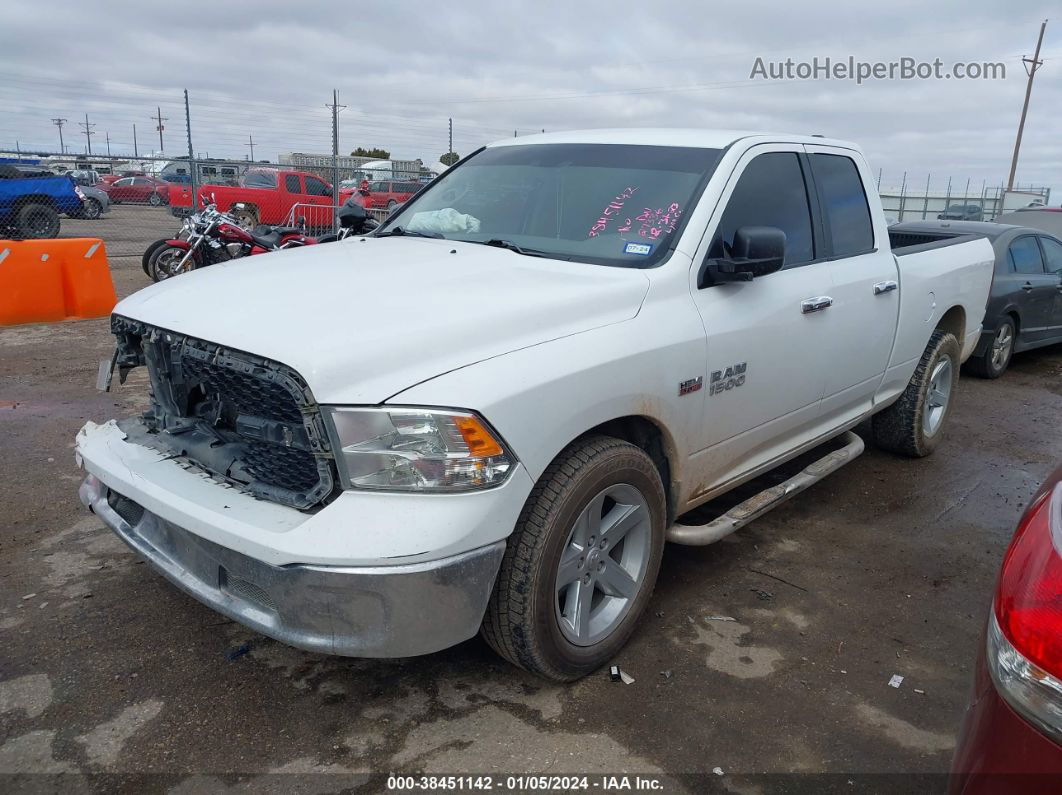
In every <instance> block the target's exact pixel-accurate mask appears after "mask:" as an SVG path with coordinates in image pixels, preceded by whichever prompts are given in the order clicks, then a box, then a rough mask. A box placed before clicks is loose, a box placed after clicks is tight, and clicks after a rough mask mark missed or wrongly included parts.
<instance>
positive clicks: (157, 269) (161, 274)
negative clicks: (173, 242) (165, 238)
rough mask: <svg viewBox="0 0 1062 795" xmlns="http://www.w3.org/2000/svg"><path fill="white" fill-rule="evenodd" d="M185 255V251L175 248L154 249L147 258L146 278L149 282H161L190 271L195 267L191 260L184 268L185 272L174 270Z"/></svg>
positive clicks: (163, 246)
mask: <svg viewBox="0 0 1062 795" xmlns="http://www.w3.org/2000/svg"><path fill="white" fill-rule="evenodd" d="M186 253H187V249H183V248H177V247H176V246H166V245H162V246H159V247H158V248H157V249H155V251H154V252H153V253H152V255H151V256H150V257H149V258H148V276H150V277H151V281H153V282H163V281H166V280H167V279H172V278H173V277H174V276H180V274H181V273H187V272H188V271H189V270H192V269H193V268H194V267H195V263H194V262H193V261H191V260H189V263H188V265H187V266H186V268H187V270H185V271H180V272H177V271H175V270H174V268H175V267H176V265H177V263H178V262H180V261H181V258H182V257H184V255H185V254H186Z"/></svg>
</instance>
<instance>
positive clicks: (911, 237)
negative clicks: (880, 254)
mask: <svg viewBox="0 0 1062 795" xmlns="http://www.w3.org/2000/svg"><path fill="white" fill-rule="evenodd" d="M979 237H982V235H974V234H968V233H965V232H949V231H948V230H946V229H941V230H940V231H939V232H938V231H932V232H927V231H919V232H914V231H909V230H903V231H896V230H892V229H890V230H889V247H890V248H891V249H892V253H893V254H895V255H896V256H897V257H905V256H907V255H908V254H917V253H918V252H920V251H930V250H932V249H937V248H943V247H945V246H954V245H957V244H959V243H968V242H970V241H971V240H977V239H978V238H979Z"/></svg>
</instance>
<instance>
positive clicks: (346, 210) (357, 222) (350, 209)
mask: <svg viewBox="0 0 1062 795" xmlns="http://www.w3.org/2000/svg"><path fill="white" fill-rule="evenodd" d="M336 221H337V222H338V223H339V230H338V231H337V232H335V233H334V234H331V235H325V236H324V237H321V238H318V240H317V242H318V243H335V242H337V241H339V240H345V239H346V238H348V237H353V236H356V235H364V234H367V233H368V232H371V231H372V230H373V229H375V228H376V227H378V226H379V225H380V222H379V221H377V220H376V219H375V218H373V217H372V216H370V215H369V213H368V212H367V211H366V210H365V208H364V207H363V206H361V205H360V204H358V203H357V202H355V201H354V199H353V198H350V199H347V200H346V202H344V203H343V206H342V207H340V208H339V212H337V213H336Z"/></svg>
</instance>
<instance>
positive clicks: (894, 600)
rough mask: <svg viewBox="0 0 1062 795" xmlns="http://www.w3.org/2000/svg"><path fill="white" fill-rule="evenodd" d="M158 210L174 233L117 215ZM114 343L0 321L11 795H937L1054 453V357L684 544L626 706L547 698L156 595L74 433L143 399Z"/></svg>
mask: <svg viewBox="0 0 1062 795" xmlns="http://www.w3.org/2000/svg"><path fill="white" fill-rule="evenodd" d="M163 212H164V211H160V210H155V209H148V208H137V207H119V208H117V209H116V211H115V212H112V213H111V215H110V217H106V218H105V219H104V220H102V221H98V222H70V223H69V224H68V223H67V221H66V220H65V219H64V222H63V223H64V233H65V232H66V231H68V230H69V229H71V228H72V227H73V226H74V225H75V224H78V223H80V224H83V225H85V226H86V227H87V226H88V225H89V224H92V225H93V228H94V229H95V228H100V229H102V228H103V227H105V226H106V227H107V228H108V229H110V228H111V227H112V226H113V227H114V228H115V229H126V228H127V227H130V228H131V227H136V229H137V230H140V231H137V232H128V233H127V232H121V234H123V235H125V237H124V238H121V239H122V240H125V241H126V244H127V245H130V244H131V241H132V240H133V239H134V236H135V235H141V237H138V238H135V239H136V240H137V241H139V240H141V239H143V240H144V241H145V243H146V242H147V241H148V240H149V239H155V237H161V236H163V235H165V234H169V233H170V232H171V231H172V230H173V229H174V228H176V223H175V222H174V221H173V219H171V218H169V216H167V215H163ZM148 214H151V215H152V218H154V215H155V214H158V215H162V216H163V220H162V221H160V222H159V223H158V225H157V226H156V227H151V229H152V230H157V234H156V232H155V231H151V233H150V234H145V233H144V230H145V229H146V228H147V226H146V225H145V224H144V223H140V224H134V223H132V220H130V219H141V220H142V218H146V217H147V216H148ZM97 225H98V226H97ZM105 237H106V234H105ZM107 239H108V245H113V246H117V245H118V243H117V241H118V240H119V238H118V237H108V238H107ZM111 240H114V241H116V242H115V243H114V244H112V243H111V242H110V241H111ZM137 245H139V242H137ZM112 267H113V272H114V277H115V281H116V285H117V287H118V291H119V294H120V295H126V294H128V293H130V292H132V291H134V290H136V289H139V288H141V287H143V286H145V285H146V284H147V279H146V277H145V276H144V275H143V273H142V272H141V271H140V264H139V259H138V258H137V259H128V260H126V259H123V258H115V259H114V260H113V261H112ZM110 350H111V340H110V337H109V334H108V332H107V322H106V321H105V320H90V321H78V322H70V323H61V324H55V325H39V326H21V327H15V328H6V329H0V433H2V438H3V440H4V441H3V456H2V457H0V478H2V482H3V483H4V484H5V486H6V498H5V500H4V510H3V514H4V515H3V519H2V520H0V521H2V528H3V532H2V533H0V650H2V651H0V781H3V782H5V784H4V788H5V789H7V790H8V791H11V790H12V789H22V790H38V791H64V792H69V791H71V790H79V789H95V790H98V791H104V790H106V791H128V792H134V791H135V792H143V791H149V792H155V791H169V790H175V791H178V792H218V791H232V792H259V791H277V792H291V791H295V790H297V791H300V792H331V791H338V790H341V789H344V788H347V789H351V788H353V789H357V790H360V791H366V792H369V791H373V792H375V791H382V790H384V788H385V785H386V778H385V776H386V774H387V773H389V772H405V773H409V772H417V771H424V772H428V773H501V774H505V773H528V772H534V773H564V772H585V773H595V774H596V773H620V772H626V773H629V774H633V773H643V774H647V775H665V774H666V776H667V781H668V782H669V784H668V785H667V790H668V791H691V792H692V791H705V790H708V789H714V790H716V791H732V792H748V793H751V792H763V791H775V790H785V791H792V790H793V789H805V790H814V791H826V790H830V789H836V790H837V791H845V792H852V791H861V790H862V789H866V788H870V787H877V788H878V789H880V790H882V791H901V790H906V791H920V792H921V791H932V790H939V789H941V788H942V787H943V785H944V779H943V777H942V776H941V775H940V774H942V773H944V772H946V770H947V768H948V764H949V760H950V755H951V752H952V749H953V744H954V735H955V732H956V729H957V727H958V723H959V719H960V716H961V713H962V710H963V707H964V703H965V699H966V696H967V692H968V688H969V685H970V676H971V670H972V664H973V661H974V657H975V654H976V652H977V648H978V644H979V643H980V632H981V628H982V625H983V621H984V617H985V615H986V610H987V608H988V604H989V600H990V594H991V588H992V583H993V580H994V577H995V573H996V570H997V567H998V565H999V562H1000V558H1001V555H1002V552H1003V550H1004V548H1005V546H1006V543H1007V541H1008V539H1009V537H1010V534H1011V533H1012V531H1013V528H1014V525H1015V522H1016V520H1017V518H1018V516H1019V514H1020V511H1021V507H1022V505H1023V504H1024V502H1025V501H1026V500H1027V499H1028V498H1029V496H1030V495H1031V494H1032V492H1033V491H1034V490H1035V488H1036V486H1037V484H1038V483H1039V482H1040V480H1041V479H1042V478H1043V477H1044V476H1045V475H1046V474H1047V473H1048V472H1049V471H1050V470H1051V468H1052V467H1053V466H1054V465H1055V464H1057V462H1058V461H1059V460H1060V459H1062V434H1060V433H1059V432H1058V417H1059V416H1060V415H1062V348H1060V347H1059V346H1055V347H1053V348H1048V349H1044V350H1041V351H1035V352H1031V353H1028V354H1023V355H1020V356H1018V357H1017V358H1016V359H1015V361H1014V364H1013V366H1012V369H1011V370H1010V372H1008V373H1007V374H1006V375H1005V376H1004V377H1003V378H1002V379H1000V380H999V381H981V380H978V379H976V378H963V380H962V381H961V383H960V389H959V393H958V396H957V405H956V407H955V411H954V413H953V415H952V419H951V425H950V427H949V429H948V434H947V438H946V439H945V441H944V443H943V444H942V445H941V447H940V448H939V449H938V450H937V452H936V453H935V454H934V455H933V456H931V457H929V458H927V459H922V460H904V459H900V458H896V457H894V456H892V455H889V454H886V453H883V452H880V451H877V450H875V449H873V448H872V447H868V450H867V452H866V453H865V454H864V455H863V456H862V457H861V458H860V459H858V460H857V461H855V462H854V463H853V464H851V465H849V466H848V467H845V468H844V469H842V470H841V471H839V472H837V473H836V474H834V475H832V476H830V477H829V479H827V480H826V481H825V482H823V483H821V484H818V485H816V486H814V487H813V488H812V489H810V490H809V491H807V492H805V493H804V494H802V495H800V496H799V497H797V498H796V499H794V500H793V501H791V502H790V503H788V504H787V505H785V506H784V507H782V508H780V509H778V510H776V511H774V512H773V513H771V514H769V515H768V516H766V517H765V518H763V519H760V520H759V521H757V522H755V523H753V524H752V525H750V526H749V527H748V528H746V529H744V530H742V531H740V532H739V533H738V534H736V535H735V536H732V537H731V538H729V539H727V540H725V541H723V542H721V543H719V544H716V545H714V546H711V547H706V548H688V547H686V548H684V547H675V546H671V547H669V548H668V549H667V550H666V552H665V556H664V563H663V568H662V571H661V576H660V581H659V584H658V586H657V592H656V594H655V596H654V600H653V603H652V605H651V607H650V611H649V612H648V614H647V616H646V618H645V620H644V621H643V622H642V625H641V627H640V629H639V630H638V632H637V633H636V634H635V636H634V638H633V639H632V641H631V643H630V644H629V645H628V646H627V648H626V649H625V650H624V651H623V653H622V654H621V655H620V657H619V659H617V660H616V662H617V663H619V664H620V665H621V666H622V667H623V669H624V670H626V671H628V672H629V673H630V674H631V675H633V676H634V678H635V681H634V683H633V684H630V685H624V684H620V683H612V682H610V681H609V679H608V676H607V674H606V673H605V672H601V673H599V674H597V675H594V676H590V677H588V678H586V679H584V680H582V681H580V682H578V683H575V684H573V685H568V686H557V685H553V684H547V683H544V682H542V681H539V680H537V679H535V678H533V677H530V676H528V675H526V674H523V673H521V672H518V671H515V670H513V669H511V668H509V667H507V666H506V665H505V664H504V663H502V662H501V661H500V660H498V659H496V658H495V657H494V656H492V654H491V653H490V651H489V650H488V649H487V648H486V646H485V645H484V644H483V643H482V642H481V641H480V640H478V639H474V640H471V641H468V642H466V643H463V644H461V645H460V646H457V647H455V648H453V649H451V650H449V651H446V652H443V653H440V654H435V655H430V656H427V657H422V658H414V659H404V660H389V661H387V660H384V661H380V660H376V661H365V660H349V659H341V658H333V657H325V656H321V655H315V654H308V653H304V652H301V651H296V650H294V649H291V648H288V647H286V646H283V645H281V644H279V643H276V642H274V641H271V640H268V639H266V638H263V637H261V636H258V635H256V634H254V633H253V632H250V631H247V630H245V629H243V628H242V627H240V626H239V625H237V624H234V623H232V622H230V621H227V620H225V619H223V618H222V617H221V616H219V615H217V614H215V613H213V612H211V611H210V610H208V609H207V608H205V607H203V606H201V605H200V604H198V603H197V602H195V601H194V600H193V599H191V598H189V597H187V596H185V595H183V594H182V593H180V592H178V591H177V590H176V589H174V588H173V587H171V586H170V585H168V584H167V583H166V582H165V581H164V580H163V579H162V578H161V577H160V576H158V575H156V574H154V573H153V572H152V571H151V569H150V568H149V567H148V566H146V565H144V564H142V563H141V562H140V561H139V560H138V558H137V557H136V556H135V555H134V554H132V553H131V552H129V551H127V550H126V548H125V547H124V546H123V545H122V544H121V543H120V542H119V541H118V540H117V539H116V538H115V537H114V536H113V535H112V534H111V533H110V532H109V531H108V530H106V529H105V528H104V527H103V526H102V524H101V523H100V522H99V521H98V520H97V519H95V518H94V517H93V516H92V515H90V514H88V513H87V512H86V511H85V510H84V509H83V508H82V507H81V505H80V503H79V502H78V500H77V496H76V490H77V485H78V483H79V481H80V475H79V472H78V470H77V469H76V467H75V465H74V461H73V453H72V447H73V437H74V434H75V433H76V431H77V429H78V428H79V427H80V426H81V425H82V424H83V423H84V422H85V421H86V420H94V421H97V422H102V421H104V420H106V419H109V418H111V417H114V416H121V415H126V414H129V413H132V412H134V411H137V410H138V409H139V408H140V407H141V406H143V404H144V395H143V392H144V385H143V382H142V380H136V379H131V380H130V382H129V384H127V385H126V386H125V387H123V388H120V389H118V390H117V391H115V392H113V393H111V394H106V395H104V394H99V393H96V392H95V391H94V388H93V384H94V380H95V371H96V362H97V361H98V360H99V359H101V358H105V357H106V356H108V355H109V353H110ZM426 609H430V607H426ZM710 616H730V617H733V618H734V619H735V620H733V621H717V620H710V619H709V617H710ZM893 674H900V675H901V676H903V677H904V681H903V684H902V686H901V687H900V688H892V687H889V686H888V681H889V678H890V677H891V676H892V675H893ZM716 768H718V771H717V772H713V770H714V769H716ZM59 773H63V774H66V775H64V776H50V775H42V774H59ZM794 774H795V776H794ZM849 782H851V783H849ZM594 783H599V780H596V779H595V780H592V781H591V784H590V786H591V789H598V790H599V791H600V788H599V787H594V786H593V784H594ZM853 784H855V785H857V786H854V787H853ZM632 786H633V784H632Z"/></svg>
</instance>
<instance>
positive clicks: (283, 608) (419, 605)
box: [78, 475, 505, 657]
mask: <svg viewBox="0 0 1062 795" xmlns="http://www.w3.org/2000/svg"><path fill="white" fill-rule="evenodd" d="M78 494H79V496H80V497H81V502H82V503H84V504H85V506H86V507H88V508H89V509H90V510H91V511H92V512H93V513H95V514H96V515H97V516H99V517H100V518H101V519H102V520H103V521H104V522H105V523H106V524H107V525H108V526H109V527H110V528H111V529H112V530H114V532H115V533H117V534H118V537H119V538H121V539H122V540H123V541H125V543H126V544H128V545H129V546H130V547H132V549H133V550H134V551H136V552H138V553H139V554H140V555H141V556H142V557H144V558H145V559H146V560H147V561H148V562H149V563H150V564H151V565H152V566H154V567H155V568H156V569H158V571H159V572H161V573H162V575H163V576H164V577H166V579H168V580H169V581H170V582H172V583H173V584H174V585H177V586H178V587H179V588H181V589H182V590H184V591H186V592H187V593H189V594H191V595H192V596H194V597H195V598H196V599H198V600H199V601H201V602H203V604H205V605H207V606H208V607H211V608H213V609H214V610H216V611H217V612H219V613H221V614H223V615H226V616H228V617H229V618H231V619H233V620H235V621H238V622H240V623H241V624H243V625H245V626H247V627H250V628H251V629H253V630H256V631H258V632H261V633H262V634H264V635H268V636H269V637H271V638H275V639H276V640H279V641H281V642H283V643H287V644H289V645H291V646H296V647H298V648H300V649H306V650H308V651H315V652H325V653H327V654H340V655H346V656H350V657H410V656H413V655H417V654H428V653H430V652H434V651H439V650H440V649H445V648H447V647H449V646H453V645H454V644H456V643H460V642H461V641H463V640H467V639H468V638H470V637H472V636H473V635H475V634H476V632H477V631H478V630H479V625H480V623H481V621H482V619H483V613H484V611H485V610H486V606H487V600H488V599H489V598H490V593H491V589H492V588H493V587H494V578H495V576H496V575H497V573H498V568H499V566H500V565H501V559H502V554H503V553H504V551H505V542H504V541H499V542H496V543H494V544H490V545H488V546H485V547H481V548H480V549H475V550H472V551H471V552H466V553H464V554H461V555H455V556H453V557H449V558H444V559H442V560H437V561H430V562H427V563H417V564H411V565H397V566H369V567H338V566H312V565H290V566H272V565H270V564H268V563H264V562H262V561H260V560H256V559H254V558H251V557H248V556H247V555H243V554H241V553H239V552H236V551H235V550H232V549H228V548H226V547H223V546H220V545H218V544H215V543H213V542H211V541H207V540H206V539H204V538H200V537H199V536H196V535H195V534H193V533H190V532H189V531H187V530H184V529H182V528H180V527H177V526H176V525H174V524H172V523H170V522H167V521H165V520H163V519H161V518H159V517H158V516H156V515H154V514H152V513H150V512H148V511H146V510H144V509H143V508H142V507H141V506H140V505H138V504H136V503H135V502H133V501H132V500H129V499H127V498H125V497H123V496H121V495H119V494H118V493H117V492H114V491H112V490H111V489H109V488H108V487H107V486H106V485H105V484H104V483H103V482H102V481H101V480H100V479H99V478H97V477H96V476H94V475H89V476H88V477H86V478H85V481H84V482H83V483H82V484H81V488H80V489H79V491H78Z"/></svg>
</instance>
